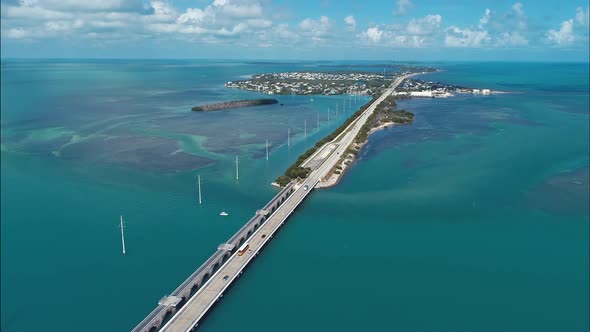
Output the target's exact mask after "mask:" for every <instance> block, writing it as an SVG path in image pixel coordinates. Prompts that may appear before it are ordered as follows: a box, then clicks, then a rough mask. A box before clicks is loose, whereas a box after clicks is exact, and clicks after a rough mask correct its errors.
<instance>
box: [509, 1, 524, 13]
mask: <svg viewBox="0 0 590 332" xmlns="http://www.w3.org/2000/svg"><path fill="white" fill-rule="evenodd" d="M512 10H513V11H514V12H515V13H517V14H518V15H524V11H523V10H522V3H521V2H517V3H515V4H513V5H512Z"/></svg>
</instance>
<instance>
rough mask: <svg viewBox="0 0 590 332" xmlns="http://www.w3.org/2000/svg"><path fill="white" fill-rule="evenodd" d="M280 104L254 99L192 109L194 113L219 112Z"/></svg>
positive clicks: (273, 100)
mask: <svg viewBox="0 0 590 332" xmlns="http://www.w3.org/2000/svg"><path fill="white" fill-rule="evenodd" d="M278 102H279V101H278V100H276V99H253V100H236V101H226V102H223V103H214V104H207V105H201V106H195V107H193V108H192V111H193V112H205V111H217V110H224V109H228V108H238V107H249V106H261V105H272V104H278Z"/></svg>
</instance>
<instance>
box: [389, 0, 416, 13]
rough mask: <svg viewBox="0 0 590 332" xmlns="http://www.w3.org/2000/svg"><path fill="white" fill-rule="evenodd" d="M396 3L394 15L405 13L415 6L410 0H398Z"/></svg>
mask: <svg viewBox="0 0 590 332" xmlns="http://www.w3.org/2000/svg"><path fill="white" fill-rule="evenodd" d="M395 5H396V9H394V11H393V15H405V14H406V12H407V11H408V10H409V9H411V8H412V7H414V4H413V3H412V1H410V0H398V1H397V2H396V4H395Z"/></svg>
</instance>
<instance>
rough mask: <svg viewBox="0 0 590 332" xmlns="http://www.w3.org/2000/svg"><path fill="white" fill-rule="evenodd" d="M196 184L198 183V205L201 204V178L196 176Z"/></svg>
mask: <svg viewBox="0 0 590 332" xmlns="http://www.w3.org/2000/svg"><path fill="white" fill-rule="evenodd" d="M197 182H198V183H199V204H201V203H202V201H201V176H200V175H199V176H197Z"/></svg>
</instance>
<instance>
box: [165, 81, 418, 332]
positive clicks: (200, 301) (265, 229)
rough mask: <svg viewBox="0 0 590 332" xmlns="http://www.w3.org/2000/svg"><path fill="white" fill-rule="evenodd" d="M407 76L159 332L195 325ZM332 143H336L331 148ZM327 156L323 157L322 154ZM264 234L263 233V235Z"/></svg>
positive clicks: (180, 331) (361, 118)
mask: <svg viewBox="0 0 590 332" xmlns="http://www.w3.org/2000/svg"><path fill="white" fill-rule="evenodd" d="M406 78H407V76H402V77H399V78H397V79H396V80H395V81H394V82H393V84H392V85H391V86H390V87H389V88H387V89H386V90H385V91H384V93H383V94H382V95H381V96H380V97H379V98H378V99H377V100H376V101H375V102H373V104H371V106H369V107H368V108H367V109H366V110H365V111H364V112H363V114H361V115H360V116H359V117H358V118H357V120H355V121H354V122H352V123H351V124H350V125H349V126H348V127H347V130H348V131H344V132H343V134H340V135H339V136H338V137H336V138H335V139H334V141H332V142H331V143H328V144H326V145H324V146H323V147H322V149H331V150H330V151H328V152H322V153H316V154H315V157H316V158H321V159H323V162H321V164H319V165H318V166H317V167H316V168H315V169H314V170H313V171H312V172H311V173H310V174H309V176H308V177H307V178H306V179H305V180H304V181H303V182H302V183H301V184H298V185H297V186H296V187H295V191H294V192H293V193H292V194H291V196H289V197H288V198H287V200H286V201H285V202H284V203H283V204H281V205H280V206H279V207H278V209H277V210H276V211H275V212H274V213H273V214H272V215H270V216H269V218H268V219H267V221H266V222H264V223H263V224H262V225H261V226H260V228H258V230H257V231H256V232H254V234H252V236H251V237H250V238H249V239H248V240H247V242H248V243H249V251H247V252H246V253H245V254H244V255H242V256H240V255H238V254H237V253H234V254H233V255H232V256H231V257H230V258H229V259H228V260H227V261H226V262H225V263H224V264H223V265H222V266H221V267H220V268H219V270H217V272H216V273H214V274H213V275H212V276H211V277H210V279H209V280H208V281H207V282H206V283H205V284H204V285H203V286H202V287H201V288H200V289H199V290H198V291H197V292H196V293H195V295H193V296H192V298H191V299H189V301H188V302H187V303H186V304H185V305H184V306H183V307H182V308H181V309H180V310H179V311H178V312H177V313H176V314H175V315H174V316H173V317H172V318H171V319H170V320H169V321H168V322H167V323H166V324H165V325H164V326H163V327H162V329H161V330H160V331H165V332H187V331H190V330H191V329H193V327H195V326H196V325H197V324H198V322H199V320H200V319H201V318H202V317H203V316H204V315H205V313H206V312H207V311H208V310H209V308H211V306H212V305H213V304H215V302H216V301H217V300H218V299H220V298H221V297H222V296H223V292H224V291H225V290H226V289H227V287H229V285H230V284H231V283H232V282H233V281H234V280H235V279H236V278H237V277H239V276H240V274H241V273H242V271H243V270H244V268H245V267H246V265H248V263H249V262H250V261H251V260H252V259H253V258H254V257H255V256H256V255H257V254H258V253H259V251H260V250H261V249H262V247H263V246H264V245H265V244H266V243H267V241H268V240H269V239H270V238H271V237H272V236H273V234H274V233H275V232H276V231H277V230H278V229H279V228H280V226H281V225H282V224H283V223H284V222H285V221H286V220H287V218H288V217H289V215H291V213H292V212H293V211H294V210H295V208H297V206H298V205H299V204H300V203H301V202H302V201H303V200H304V199H305V197H307V195H308V194H309V193H310V192H311V190H312V189H313V188H314V187H315V186H316V184H317V183H318V182H319V181H320V179H321V178H323V177H324V176H325V175H326V174H328V172H329V171H330V170H331V169H332V167H334V165H336V163H337V162H338V160H339V159H340V156H341V155H342V154H343V153H344V152H345V151H346V149H347V148H348V146H349V145H350V144H351V143H352V141H353V140H354V138H355V137H356V135H357V134H358V132H359V130H360V128H361V127H362V126H363V124H364V123H365V122H366V121H367V119H368V117H369V116H370V115H371V114H372V113H373V111H374V110H375V108H376V106H377V105H378V104H379V103H380V102H381V101H383V99H385V98H386V97H387V96H389V95H390V94H391V93H392V92H393V90H394V89H395V88H397V86H398V85H399V84H400V83H401V82H402V81H403V80H404V79H406ZM334 145H335V146H336V147H335V148H334ZM326 155H327V157H326ZM263 235H264V236H263Z"/></svg>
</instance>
